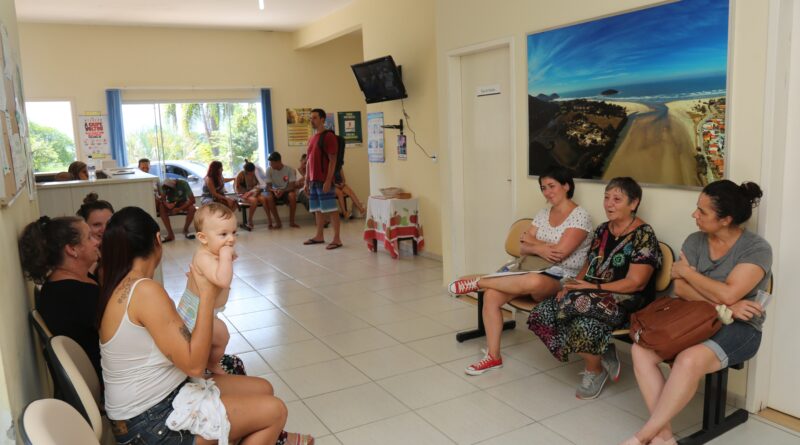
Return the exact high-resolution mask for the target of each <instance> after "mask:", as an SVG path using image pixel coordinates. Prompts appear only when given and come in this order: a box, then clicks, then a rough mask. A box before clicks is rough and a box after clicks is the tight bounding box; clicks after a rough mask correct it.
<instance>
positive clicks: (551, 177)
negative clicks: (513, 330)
mask: <svg viewBox="0 0 800 445" xmlns="http://www.w3.org/2000/svg"><path fill="white" fill-rule="evenodd" d="M539 187H540V188H541V190H542V195H544V197H545V199H547V202H548V203H549V204H550V206H549V207H546V208H544V209H542V210H540V211H539V213H537V214H536V216H535V217H534V218H533V221H532V222H531V227H530V228H529V229H528V230H527V231H525V232H524V233H523V234H522V236H521V238H520V252H521V253H522V254H523V255H536V256H539V257H541V258H544V259H545V260H548V261H550V262H552V263H554V265H553V266H552V267H550V268H548V269H546V270H545V271H543V272H542V273H529V274H525V275H511V276H504V277H494V278H480V277H468V278H463V279H460V280H456V281H454V282H453V283H451V284H450V289H449V290H450V292H451V293H452V294H456V295H460V294H465V293H469V292H475V291H477V290H478V289H485V291H486V292H485V293H484V296H483V313H482V315H483V322H484V326H485V328H486V345H487V351H486V356H485V357H484V358H483V359H481V360H479V361H478V362H476V363H473V364H471V365H470V366H468V367H467V368H466V369H465V370H464V372H466V373H467V374H468V375H480V374H483V373H484V372H486V371H489V370H492V369H497V368H501V367H502V366H503V359H502V357H500V336H501V334H502V332H503V313H502V307H503V305H505V304H506V303H508V302H509V301H511V300H513V299H514V298H517V297H519V296H521V295H530V296H531V298H533V299H534V300H535V301H542V300H544V299H545V298H552V297H553V296H554V295H555V294H556V293H557V292H558V291H559V290H560V289H561V282H560V280H561V279H562V278H565V277H574V276H575V275H576V274H577V273H578V270H580V268H581V266H582V265H583V263H584V260H585V258H586V251H587V249H588V248H589V243H590V241H591V238H590V237H589V235H590V233H591V231H592V219H591V217H590V216H589V212H587V211H586V209H584V208H583V207H580V206H579V205H578V204H576V203H575V202H574V201H572V195H573V193H574V192H575V182H574V181H573V179H572V176H571V175H570V173H569V172H568V171H567V170H565V169H563V168H557V169H553V170H551V171H549V172H546V173H544V174H542V175H541V176H539Z"/></svg>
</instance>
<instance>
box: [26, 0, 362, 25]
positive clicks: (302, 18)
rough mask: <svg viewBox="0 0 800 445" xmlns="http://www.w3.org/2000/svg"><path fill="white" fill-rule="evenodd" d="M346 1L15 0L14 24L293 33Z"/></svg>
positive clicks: (347, 2)
mask: <svg viewBox="0 0 800 445" xmlns="http://www.w3.org/2000/svg"><path fill="white" fill-rule="evenodd" d="M351 1H352V0H264V10H263V11H261V10H259V8H258V0H15V3H16V9H17V19H18V20H19V21H20V22H36V23H71V24H84V25H129V26H169V27H176V26H177V27H195V28H198V27H199V28H229V29H231V28H232V29H251V30H267V31H294V30H297V29H299V28H301V27H303V26H305V25H307V24H309V23H311V22H314V21H315V20H318V19H320V18H322V17H325V16H326V15H328V14H331V13H332V12H334V11H336V10H338V9H341V8H343V7H345V6H347V5H348V4H349V3H351Z"/></svg>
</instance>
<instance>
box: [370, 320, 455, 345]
mask: <svg viewBox="0 0 800 445" xmlns="http://www.w3.org/2000/svg"><path fill="white" fill-rule="evenodd" d="M378 329H380V330H381V331H383V332H386V333H387V334H389V335H391V336H392V337H394V338H395V339H396V340H398V341H400V342H403V343H405V342H409V341H414V340H421V339H423V338H429V337H435V336H437V335H442V334H446V333H448V332H453V330H452V329H450V328H448V327H447V326H444V325H442V324H440V323H437V322H435V321H433V320H431V319H430V318H426V317H417V318H412V319H409V320H403V321H396V322H394V323H387V324H382V325H378ZM453 339H454V341H455V335H454V336H453Z"/></svg>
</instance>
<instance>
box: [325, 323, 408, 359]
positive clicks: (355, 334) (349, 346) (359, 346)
mask: <svg viewBox="0 0 800 445" xmlns="http://www.w3.org/2000/svg"><path fill="white" fill-rule="evenodd" d="M322 341H323V342H325V344H327V345H328V346H330V347H331V348H332V349H333V350H334V351H336V352H338V353H339V354H340V355H342V356H348V355H353V354H359V353H361V352H367V351H372V350H375V349H380V348H385V347H387V346H394V345H397V344H398V343H397V341H396V340H395V339H393V338H392V337H390V336H388V335H386V334H384V333H383V332H381V331H379V330H377V329H375V328H372V327H370V328H366V329H359V330H357V331H352V332H344V333H341V334H334V335H329V336H325V337H323V338H322Z"/></svg>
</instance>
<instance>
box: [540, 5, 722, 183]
mask: <svg viewBox="0 0 800 445" xmlns="http://www.w3.org/2000/svg"><path fill="white" fill-rule="evenodd" d="M728 13H729V4H728V0H683V1H678V2H675V3H670V4H667V5H662V6H656V7H652V8H648V9H643V10H638V11H634V12H629V13H625V14H621V15H617V16H613V17H606V18H602V19H599V20H594V21H590V22H586V23H581V24H577V25H572V26H567V27H563V28H558V29H553V30H549V31H544V32H540V33H536V34H530V35H528V38H527V41H528V42H527V43H528V54H527V57H528V131H529V141H528V143H529V148H528V150H529V157H528V173H529V175H533V176H538V175H540V174H541V173H543V172H545V171H547V170H548V169H549V168H552V167H556V166H562V167H565V168H567V169H569V170H570V171H572V173H573V174H574V176H575V177H576V178H586V179H600V180H607V179H610V178H613V177H616V176H631V177H633V178H635V179H636V180H637V181H639V182H641V183H646V184H664V185H676V186H703V185H705V184H707V183H709V182H712V181H715V180H717V179H721V178H723V177H724V176H725V154H726V143H725V142H726V140H725V137H726V131H725V110H726V105H727V100H726V85H727V65H728Z"/></svg>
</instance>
